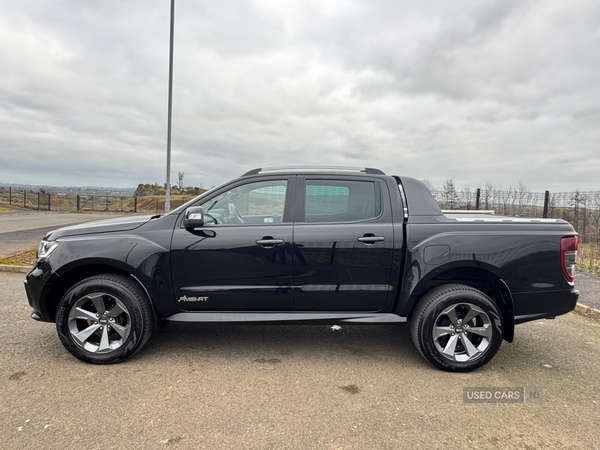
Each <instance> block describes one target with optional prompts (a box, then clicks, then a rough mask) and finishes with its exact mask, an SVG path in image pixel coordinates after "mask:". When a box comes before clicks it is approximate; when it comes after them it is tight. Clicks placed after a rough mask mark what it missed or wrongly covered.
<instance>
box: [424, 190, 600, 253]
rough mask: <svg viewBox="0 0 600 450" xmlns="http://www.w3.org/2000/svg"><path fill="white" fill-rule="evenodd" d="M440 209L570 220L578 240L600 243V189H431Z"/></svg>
mask: <svg viewBox="0 0 600 450" xmlns="http://www.w3.org/2000/svg"><path fill="white" fill-rule="evenodd" d="M431 191H432V194H433V196H434V198H435V199H436V201H437V202H438V204H439V205H440V207H441V208H442V209H454V210H474V211H475V210H493V211H494V213H495V214H500V215H505V216H523V217H539V218H543V217H547V218H555V219H564V220H566V221H568V222H570V223H571V224H572V225H573V226H574V227H575V229H576V230H577V232H578V233H579V234H580V239H581V242H583V243H593V244H600V191H574V192H554V193H551V192H549V191H545V192H531V191H529V190H523V189H496V188H491V189H475V190H471V189H463V190H462V191H456V192H450V193H449V192H448V191H444V190H442V189H436V188H433V189H431Z"/></svg>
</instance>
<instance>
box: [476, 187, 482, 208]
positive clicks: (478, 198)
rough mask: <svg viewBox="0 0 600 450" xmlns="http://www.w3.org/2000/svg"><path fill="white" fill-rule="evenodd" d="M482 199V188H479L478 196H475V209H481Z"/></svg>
mask: <svg viewBox="0 0 600 450" xmlns="http://www.w3.org/2000/svg"><path fill="white" fill-rule="evenodd" d="M480 200H481V188H477V197H476V198H475V209H476V210H477V211H479V201H480Z"/></svg>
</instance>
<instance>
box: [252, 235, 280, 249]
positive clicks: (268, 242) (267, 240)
mask: <svg viewBox="0 0 600 450" xmlns="http://www.w3.org/2000/svg"><path fill="white" fill-rule="evenodd" d="M283 242H284V240H283V239H275V238H273V237H271V236H265V237H263V238H262V239H259V240H257V241H256V243H257V244H258V245H261V246H263V247H265V248H271V247H275V246H276V245H280V244H283Z"/></svg>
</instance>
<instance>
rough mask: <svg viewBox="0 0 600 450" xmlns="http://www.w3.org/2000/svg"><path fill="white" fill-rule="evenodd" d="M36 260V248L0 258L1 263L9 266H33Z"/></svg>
mask: <svg viewBox="0 0 600 450" xmlns="http://www.w3.org/2000/svg"><path fill="white" fill-rule="evenodd" d="M34 262H35V250H27V251H26V252H19V253H15V254H13V255H10V256H7V257H6V258H0V264H4V265H7V266H33V263H34Z"/></svg>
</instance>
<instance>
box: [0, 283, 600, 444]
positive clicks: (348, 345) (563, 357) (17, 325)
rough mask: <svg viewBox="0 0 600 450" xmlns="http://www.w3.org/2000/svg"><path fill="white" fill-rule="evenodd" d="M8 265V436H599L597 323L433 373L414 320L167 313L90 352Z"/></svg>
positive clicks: (293, 439)
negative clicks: (79, 349) (480, 392)
mask: <svg viewBox="0 0 600 450" xmlns="http://www.w3.org/2000/svg"><path fill="white" fill-rule="evenodd" d="M22 281H23V275H22V274H12V273H1V272H0V355H1V356H0V357H1V364H0V392H2V394H1V396H0V436H2V439H0V448H1V449H11V450H12V449H60V450H64V449H162V448H164V449H172V448H173V449H174V448H180V449H203V448H206V449H221V448H222V449H232V448H240V449H303V450H304V449H313V448H318V449H371V448H372V449H401V448H411V449H413V448H414V449H433V448H458V449H462V448H473V449H498V448H502V449H513V448H514V449H592V448H597V446H598V439H599V438H600V429H599V426H598V425H599V423H598V422H599V421H598V417H600V411H599V405H600V377H598V367H600V324H599V323H598V322H595V321H593V320H590V319H588V318H585V317H582V316H579V315H577V314H575V313H571V314H568V315H565V316H561V317H559V318H557V319H556V320H552V321H538V322H532V323H528V324H523V325H520V326H518V327H517V331H516V339H515V342H514V343H512V344H507V343H504V344H503V345H502V348H501V349H500V352H499V353H498V355H497V356H496V357H495V358H494V359H493V360H492V361H491V362H490V363H489V364H488V365H486V366H485V367H484V368H482V369H480V370H478V371H476V372H473V373H470V374H452V373H445V372H441V371H438V370H436V369H434V368H433V367H431V366H430V365H428V364H427V363H426V362H425V361H424V360H423V359H422V358H421V357H420V355H419V354H418V353H417V351H416V350H415V349H414V347H413V345H412V341H411V339H410V335H409V331H408V328H404V327H392V326H372V327H367V326H345V327H343V328H342V330H340V331H332V329H331V328H330V327H326V326H224V325H220V326H193V325H171V326H168V327H167V328H165V329H164V330H163V331H162V332H161V333H159V334H157V335H156V336H153V338H152V339H151V340H150V342H149V343H148V345H147V346H146V348H145V349H144V350H142V352H141V353H139V354H138V355H136V356H135V357H134V358H133V359H132V360H130V361H129V362H126V363H122V364H118V365H111V366H96V365H90V364H85V363H82V362H79V361H78V360H76V359H75V358H73V357H71V356H70V354H69V353H67V352H66V350H64V349H63V348H62V346H61V344H60V342H59V340H58V338H57V336H56V331H55V328H54V325H53V324H49V323H38V322H35V321H33V320H31V319H30V318H29V312H30V309H29V306H28V305H27V300H26V296H25V293H24V290H23V286H22ZM523 386H526V387H541V388H542V389H543V402H542V403H527V404H522V403H519V404H471V403H463V388H464V387H523Z"/></svg>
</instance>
